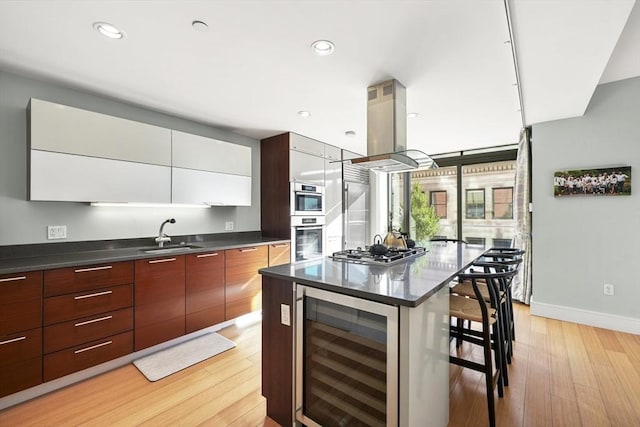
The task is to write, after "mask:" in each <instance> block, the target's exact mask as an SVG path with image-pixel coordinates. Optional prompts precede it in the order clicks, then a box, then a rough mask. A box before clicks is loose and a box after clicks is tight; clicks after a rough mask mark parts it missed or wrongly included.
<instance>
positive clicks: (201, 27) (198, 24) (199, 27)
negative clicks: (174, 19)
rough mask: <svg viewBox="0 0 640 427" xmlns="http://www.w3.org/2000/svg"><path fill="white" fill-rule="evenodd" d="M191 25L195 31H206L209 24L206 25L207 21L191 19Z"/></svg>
mask: <svg viewBox="0 0 640 427" xmlns="http://www.w3.org/2000/svg"><path fill="white" fill-rule="evenodd" d="M191 26H192V27H193V29H194V30H196V31H207V30H208V29H209V26H208V25H207V23H206V22H203V21H193V22H192V23H191Z"/></svg>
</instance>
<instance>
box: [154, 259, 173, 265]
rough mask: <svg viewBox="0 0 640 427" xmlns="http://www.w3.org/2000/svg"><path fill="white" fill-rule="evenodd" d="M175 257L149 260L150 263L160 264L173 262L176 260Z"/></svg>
mask: <svg viewBox="0 0 640 427" xmlns="http://www.w3.org/2000/svg"><path fill="white" fill-rule="evenodd" d="M175 260H176V259H175V258H163V259H154V260H151V261H149V264H158V263H160V262H171V261H175Z"/></svg>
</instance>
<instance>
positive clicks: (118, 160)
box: [28, 99, 251, 206]
mask: <svg viewBox="0 0 640 427" xmlns="http://www.w3.org/2000/svg"><path fill="white" fill-rule="evenodd" d="M28 110H29V200H42V201H68V202H145V203H199V204H202V203H206V204H211V205H226V206H248V205H251V148H250V147H245V146H241V145H237V144H230V143H227V142H223V141H218V140H215V139H211V138H204V137H201V136H197V135H190V134H187V133H184V132H178V131H172V130H171V129H166V128H162V127H158V126H152V125H148V124H145V123H139V122H135V121H132V120H126V119H121V118H117V117H112V116H108V115H105V114H100V113H94V112H91V111H86V110H81V109H78V108H73V107H68V106H65V105H60V104H55V103H52V102H47V101H42V100H38V99H31V100H30V102H29V108H28Z"/></svg>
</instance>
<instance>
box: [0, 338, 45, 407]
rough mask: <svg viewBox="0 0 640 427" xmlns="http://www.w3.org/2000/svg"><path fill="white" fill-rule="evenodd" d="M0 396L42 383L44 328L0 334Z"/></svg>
mask: <svg viewBox="0 0 640 427" xmlns="http://www.w3.org/2000/svg"><path fill="white" fill-rule="evenodd" d="M0 378H1V379H0V397H3V396H7V395H9V394H12V393H16V392H18V391H20V390H24V389H27V388H29V387H33V386H36V385H38V384H40V383H42V328H35V329H30V330H28V331H22V332H19V333H17V334H11V335H3V336H0Z"/></svg>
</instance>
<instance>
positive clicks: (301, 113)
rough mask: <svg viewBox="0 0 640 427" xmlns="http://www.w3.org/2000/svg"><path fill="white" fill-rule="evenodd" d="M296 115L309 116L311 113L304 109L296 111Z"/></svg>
mask: <svg viewBox="0 0 640 427" xmlns="http://www.w3.org/2000/svg"><path fill="white" fill-rule="evenodd" d="M298 115H299V116H300V117H309V116H310V115H311V113H310V112H308V111H305V110H301V111H298Z"/></svg>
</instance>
